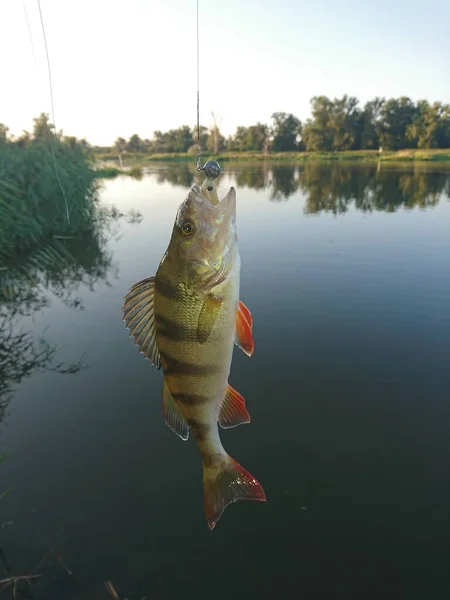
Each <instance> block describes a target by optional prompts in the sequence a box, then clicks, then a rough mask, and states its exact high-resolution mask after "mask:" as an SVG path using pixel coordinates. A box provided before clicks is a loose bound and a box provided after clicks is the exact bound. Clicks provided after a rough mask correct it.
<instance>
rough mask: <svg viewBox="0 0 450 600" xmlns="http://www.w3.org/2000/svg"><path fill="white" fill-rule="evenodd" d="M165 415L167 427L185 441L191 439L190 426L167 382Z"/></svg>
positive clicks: (164, 403) (164, 389) (164, 405)
mask: <svg viewBox="0 0 450 600" xmlns="http://www.w3.org/2000/svg"><path fill="white" fill-rule="evenodd" d="M163 414H164V420H165V422H166V425H167V427H169V429H171V430H172V431H173V432H174V433H176V434H177V435H178V436H179V437H180V438H181V439H182V440H183V441H186V440H187V439H188V438H189V425H188V424H187V422H186V419H185V418H184V417H183V414H182V412H181V410H180V409H179V408H178V406H177V403H176V402H175V400H174V397H173V396H172V394H171V393H170V390H169V388H168V387H167V383H166V382H165V381H164V383H163Z"/></svg>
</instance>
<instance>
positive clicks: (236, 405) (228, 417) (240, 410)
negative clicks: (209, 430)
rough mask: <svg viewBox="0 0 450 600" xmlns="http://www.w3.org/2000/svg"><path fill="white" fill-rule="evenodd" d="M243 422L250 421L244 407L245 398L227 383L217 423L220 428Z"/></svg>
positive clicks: (235, 425)
mask: <svg viewBox="0 0 450 600" xmlns="http://www.w3.org/2000/svg"><path fill="white" fill-rule="evenodd" d="M243 423H250V415H249V413H248V411H247V409H246V408H245V399H244V397H243V396H241V394H240V393H239V392H238V391H237V390H235V389H234V388H233V387H231V385H230V384H228V387H227V391H226V393H225V398H224V399H223V402H222V406H221V407H220V412H219V425H220V426H221V427H222V429H229V428H230V427H237V426H238V425H242V424H243Z"/></svg>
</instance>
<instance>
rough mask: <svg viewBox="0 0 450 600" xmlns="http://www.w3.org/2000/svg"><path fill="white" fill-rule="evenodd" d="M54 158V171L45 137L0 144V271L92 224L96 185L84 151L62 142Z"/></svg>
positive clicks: (88, 158)
mask: <svg viewBox="0 0 450 600" xmlns="http://www.w3.org/2000/svg"><path fill="white" fill-rule="evenodd" d="M55 159H56V164H57V171H55V166H54V162H53V156H52V153H51V146H50V144H49V142H48V141H39V140H34V141H33V142H31V143H29V144H28V145H27V146H25V147H22V146H20V145H18V144H15V143H6V144H1V145H0V269H5V268H6V267H5V264H6V263H8V262H9V261H11V260H14V259H15V258H17V257H23V256H24V254H27V253H28V252H30V251H32V250H33V249H34V248H39V247H40V246H41V245H42V244H45V243H46V242H47V241H48V240H49V239H51V238H58V237H67V236H69V237H70V236H74V235H79V234H81V233H82V232H84V231H87V230H89V229H90V228H92V223H93V220H94V212H95V204H96V201H97V193H96V191H97V184H96V173H95V171H94V169H93V168H92V166H91V159H90V157H89V154H88V153H87V151H86V150H85V149H84V148H83V147H82V146H81V145H78V144H64V143H63V142H61V143H58V144H57V145H56V147H55ZM61 188H62V189H61ZM66 201H67V208H68V213H69V221H68V220H67V209H66Z"/></svg>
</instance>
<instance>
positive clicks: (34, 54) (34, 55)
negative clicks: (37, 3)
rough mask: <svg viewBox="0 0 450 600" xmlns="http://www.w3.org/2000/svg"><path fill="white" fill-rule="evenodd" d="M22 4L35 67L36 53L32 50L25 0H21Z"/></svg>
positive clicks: (31, 37)
mask: <svg viewBox="0 0 450 600" xmlns="http://www.w3.org/2000/svg"><path fill="white" fill-rule="evenodd" d="M22 6H23V11H24V13H25V19H26V21H27V28H28V37H29V38H30V44H31V51H32V52H33V58H34V64H35V66H36V67H37V60H36V53H35V51H34V44H33V36H32V35H31V28H30V22H29V21H28V13H27V7H26V4H25V0H22Z"/></svg>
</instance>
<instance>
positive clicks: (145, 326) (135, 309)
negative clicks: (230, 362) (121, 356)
mask: <svg viewBox="0 0 450 600" xmlns="http://www.w3.org/2000/svg"><path fill="white" fill-rule="evenodd" d="M154 295H155V278H154V277H148V278H147V279H142V280H141V281H138V283H135V284H134V285H133V286H132V287H131V288H130V290H129V292H128V293H127V295H126V296H125V302H124V304H123V306H122V310H123V317H124V318H123V320H124V321H125V324H126V326H127V328H128V330H129V331H130V335H131V336H133V338H134V342H135V344H136V346H137V347H138V348H139V352H142V354H144V356H145V357H146V358H147V359H148V360H149V361H150V362H151V364H152V365H154V366H155V367H156V368H157V369H160V368H161V356H160V354H159V349H158V345H157V343H156V326H155V311H154Z"/></svg>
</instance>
